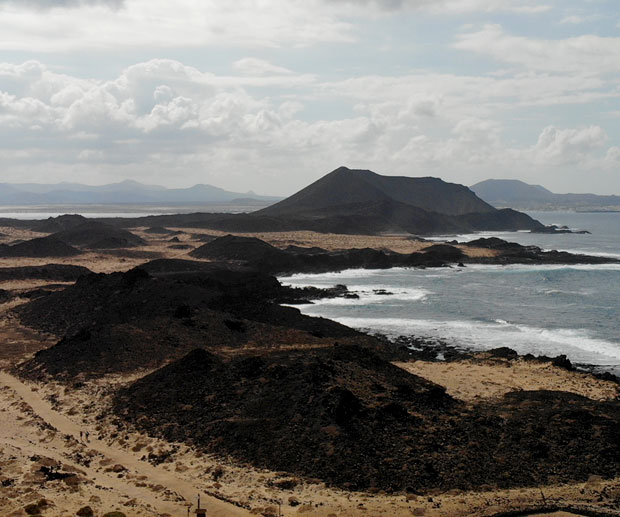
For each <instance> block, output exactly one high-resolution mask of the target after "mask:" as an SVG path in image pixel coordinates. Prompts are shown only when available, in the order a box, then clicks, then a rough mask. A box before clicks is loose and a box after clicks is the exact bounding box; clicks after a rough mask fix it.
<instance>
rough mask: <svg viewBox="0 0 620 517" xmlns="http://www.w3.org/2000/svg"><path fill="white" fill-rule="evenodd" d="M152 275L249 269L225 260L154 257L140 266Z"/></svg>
mask: <svg viewBox="0 0 620 517" xmlns="http://www.w3.org/2000/svg"><path fill="white" fill-rule="evenodd" d="M140 269H143V270H144V271H147V272H148V273H150V274H151V275H153V276H158V275H167V274H175V273H198V272H211V273H215V272H221V271H223V270H235V271H249V269H247V268H243V267H241V266H235V265H233V264H230V263H227V262H201V261H198V260H184V259H155V260H151V261H149V262H146V263H144V264H142V265H141V266H140Z"/></svg>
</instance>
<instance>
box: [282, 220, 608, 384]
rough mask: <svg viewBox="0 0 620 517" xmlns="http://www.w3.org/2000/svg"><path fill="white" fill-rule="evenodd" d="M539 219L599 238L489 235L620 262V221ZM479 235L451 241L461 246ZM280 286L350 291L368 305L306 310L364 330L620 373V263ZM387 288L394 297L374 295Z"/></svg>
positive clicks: (339, 303) (384, 275)
mask: <svg viewBox="0 0 620 517" xmlns="http://www.w3.org/2000/svg"><path fill="white" fill-rule="evenodd" d="M531 215H532V216H533V217H535V218H537V219H539V220H541V221H542V222H544V223H546V224H558V225H566V226H568V227H570V228H574V229H583V230H589V231H591V232H592V234H591V235H578V234H563V235H546V234H542V235H541V234H529V233H521V232H516V233H485V234H484V235H485V236H491V235H494V236H497V237H500V238H503V239H506V240H511V241H516V242H519V243H521V244H528V245H529V244H534V245H537V246H540V247H542V248H545V249H560V250H567V251H572V252H581V253H589V254H597V255H609V256H614V257H620V213H606V214H602V213H594V214H584V213H569V212H566V213H564V212H535V213H534V212H532V213H531ZM477 237H480V234H477V235H461V236H456V237H449V238H450V239H452V238H455V239H457V240H459V241H461V242H462V241H465V240H472V239H474V238H477ZM281 280H282V281H283V282H284V283H287V284H293V285H299V286H301V285H315V286H331V285H334V284H346V285H347V286H348V287H349V289H350V290H353V291H356V292H357V293H358V294H359V295H360V298H359V299H336V300H323V301H319V302H317V303H315V304H312V305H304V306H300V309H301V310H302V311H303V312H304V313H305V314H310V315H317V316H324V317H327V318H330V319H334V320H336V321H339V322H341V323H343V324H346V325H349V326H352V327H355V328H360V329H365V330H369V331H375V332H382V333H386V334H388V335H393V336H398V335H416V336H419V337H426V338H441V339H443V340H446V341H449V342H452V343H454V344H456V345H459V346H462V347H464V348H470V349H475V350H486V349H490V348H494V347H498V346H509V347H511V348H513V349H515V350H517V351H518V352H520V353H528V352H531V353H533V354H536V355H541V354H545V355H558V354H566V355H567V356H568V357H569V358H570V359H571V360H572V361H574V362H577V363H588V364H594V365H598V366H601V367H603V368H605V369H610V370H614V371H616V372H620V265H600V266H587V265H574V266H562V265H557V266H556V265H554V266H521V265H511V266H468V267H465V268H456V267H455V268H445V269H426V270H419V269H418V270H416V269H402V268H401V269H392V270H373V271H366V270H349V271H343V272H341V273H331V274H322V275H294V276H292V277H287V278H282V279H281ZM380 289H385V290H387V291H389V292H392V293H394V294H392V295H382V294H378V293H376V292H375V290H380Z"/></svg>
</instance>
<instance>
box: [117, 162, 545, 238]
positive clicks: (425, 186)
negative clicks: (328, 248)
mask: <svg viewBox="0 0 620 517" xmlns="http://www.w3.org/2000/svg"><path fill="white" fill-rule="evenodd" d="M106 222H109V223H112V224H116V225H121V226H124V227H126V228H129V227H132V226H173V227H176V226H185V227H195V228H210V229H214V230H220V231H225V232H284V231H300V230H308V231H315V232H320V233H339V234H350V235H380V234H399V235H446V234H458V233H472V232H477V231H518V230H529V231H533V232H545V231H549V228H547V227H546V226H544V225H543V224H542V223H540V222H539V221H536V220H535V219H532V218H531V217H530V216H528V215H527V214H524V213H521V212H517V211H516V210H512V209H504V210H498V209H496V208H495V207H493V206H491V205H490V204H488V203H487V202H485V201H483V200H482V199H480V198H479V197H478V196H476V194H475V193H474V192H472V191H471V190H470V189H469V188H467V187H466V186H464V185H458V184H455V183H447V182H445V181H443V180H441V179H439V178H431V177H423V178H412V177H404V176H383V175H380V174H377V173H375V172H372V171H369V170H357V169H349V168H347V167H339V168H338V169H336V170H334V171H332V172H330V173H329V174H326V175H325V176H323V177H322V178H320V179H319V180H317V181H315V182H314V183H312V184H311V185H308V186H307V187H305V188H304V189H302V190H300V191H299V192H297V193H296V194H293V195H292V196H290V197H288V198H286V199H284V200H282V201H280V202H278V203H275V204H273V205H271V206H268V207H266V208H263V209H261V210H257V211H255V212H252V213H246V214H222V213H211V214H205V213H193V214H178V215H161V216H148V217H141V218H133V219H129V218H124V219H122V220H120V219H116V220H113V219H107V220H106Z"/></svg>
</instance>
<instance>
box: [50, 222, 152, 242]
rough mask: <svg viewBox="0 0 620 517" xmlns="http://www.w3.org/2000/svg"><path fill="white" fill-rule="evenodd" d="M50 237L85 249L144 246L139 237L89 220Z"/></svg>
mask: <svg viewBox="0 0 620 517" xmlns="http://www.w3.org/2000/svg"><path fill="white" fill-rule="evenodd" d="M52 237H54V238H55V239H58V240H60V241H63V242H65V243H67V244H70V245H73V246H79V247H81V248H87V249H113V248H131V247H134V246H143V245H145V244H146V243H145V242H144V240H142V239H141V238H140V237H138V236H137V235H134V234H133V233H131V232H129V231H127V230H123V229H121V228H116V227H115V226H111V225H109V224H105V223H101V222H98V221H89V220H87V221H86V222H83V223H81V224H79V225H77V226H73V227H70V228H68V229H66V230H62V231H60V232H57V233H54V234H53V235H52Z"/></svg>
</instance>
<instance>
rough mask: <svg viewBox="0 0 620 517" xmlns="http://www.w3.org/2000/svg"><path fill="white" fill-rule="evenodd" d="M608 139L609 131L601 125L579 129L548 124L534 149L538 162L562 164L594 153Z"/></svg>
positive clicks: (535, 158)
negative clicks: (559, 127)
mask: <svg viewBox="0 0 620 517" xmlns="http://www.w3.org/2000/svg"><path fill="white" fill-rule="evenodd" d="M608 139H609V137H608V136H607V133H606V132H605V131H604V130H603V129H602V128H601V127H599V126H589V127H585V128H579V129H574V128H569V129H558V128H556V127H554V126H548V127H546V128H545V129H543V131H542V132H541V134H540V136H539V137H538V142H537V143H536V145H535V146H534V147H533V149H532V151H533V156H534V160H535V161H536V162H542V163H547V164H549V163H552V164H560V165H562V164H568V163H572V162H574V161H575V160H583V159H584V158H586V157H588V156H590V155H592V153H593V152H594V151H597V150H599V149H602V148H603V146H604V145H605V143H606V142H607V140H608Z"/></svg>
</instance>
